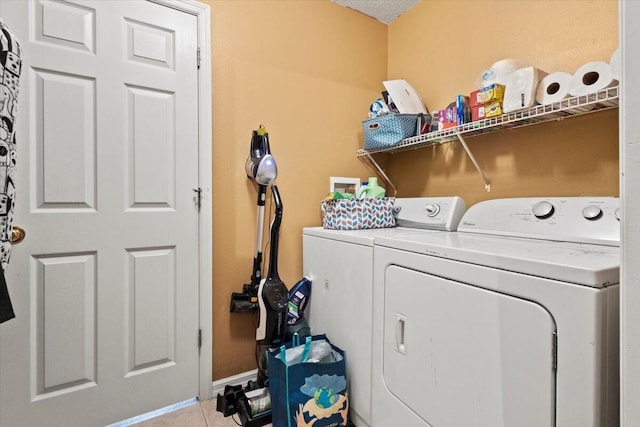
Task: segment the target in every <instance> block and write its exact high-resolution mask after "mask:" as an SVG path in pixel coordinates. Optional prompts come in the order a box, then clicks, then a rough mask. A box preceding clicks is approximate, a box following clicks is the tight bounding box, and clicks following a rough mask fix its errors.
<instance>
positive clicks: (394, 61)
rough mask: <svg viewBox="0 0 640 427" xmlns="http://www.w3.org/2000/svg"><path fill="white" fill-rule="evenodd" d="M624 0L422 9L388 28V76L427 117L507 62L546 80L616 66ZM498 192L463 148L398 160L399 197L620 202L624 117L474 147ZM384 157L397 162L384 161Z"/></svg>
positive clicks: (597, 118)
mask: <svg viewBox="0 0 640 427" xmlns="http://www.w3.org/2000/svg"><path fill="white" fill-rule="evenodd" d="M617 7H618V6H617V1H613V0H605V1H595V0H593V1H581V0H579V1H564V0H563V1H457V0H430V1H422V2H420V3H418V4H417V5H416V6H415V7H414V8H412V9H411V10H410V11H409V13H406V14H404V15H402V16H400V17H399V18H398V19H397V20H396V21H394V22H393V23H392V24H391V25H390V26H389V78H390V79H394V78H404V79H406V80H408V81H409V82H410V83H411V84H412V85H413V86H414V87H415V88H416V89H417V90H418V91H419V93H420V94H421V95H422V97H423V99H424V101H425V103H426V104H427V107H428V108H429V110H439V109H442V108H444V107H446V106H447V105H448V104H449V103H450V102H452V101H453V100H455V96H456V95H458V94H465V95H468V94H469V92H471V91H472V90H473V89H474V86H473V84H474V80H475V79H476V77H477V76H478V75H479V74H480V73H481V72H482V71H483V70H485V69H487V68H488V67H489V66H491V64H492V63H493V62H495V61H497V60H499V59H503V58H517V59H520V60H522V61H524V62H525V63H529V64H531V65H534V66H536V67H538V68H539V69H541V70H545V71H547V72H555V71H566V72H569V73H573V72H575V71H576V70H577V69H578V68H579V67H580V66H581V65H582V64H584V63H585V62H588V61H605V62H609V59H610V57H611V54H612V53H613V51H614V50H615V49H616V48H617V46H618V8H617ZM467 143H468V145H469V148H470V149H471V150H472V152H473V154H474V155H475V157H476V159H477V160H478V163H479V164H480V165H481V166H482V168H483V169H484V171H485V173H486V175H487V176H488V177H489V179H490V181H491V183H492V186H491V193H486V192H485V191H484V184H483V181H482V179H481V177H480V175H479V174H478V173H477V172H476V170H475V168H474V167H473V164H472V163H471V162H470V161H469V159H468V158H467V157H466V155H465V153H464V151H463V149H462V147H461V145H460V144H459V143H451V144H445V145H442V146H439V147H430V148H425V149H421V150H417V151H411V152H407V153H401V154H396V155H393V156H391V160H390V163H389V170H388V172H389V175H390V177H391V178H392V181H393V182H394V183H395V185H396V186H397V187H398V195H399V196H402V197H407V196H443V195H453V194H455V195H461V196H462V197H463V198H464V199H465V201H466V202H467V205H471V204H474V203H476V202H478V201H480V200H485V199H489V198H498V197H523V196H540V195H547V196H552V195H565V196H576V195H581V194H599V195H618V112H617V109H616V110H612V111H607V112H600V113H596V114H590V115H586V116H583V117H580V118H571V119H569V120H564V121H562V122H552V123H548V124H541V125H536V126H533V127H527V128H520V129H514V130H509V131H506V132H501V133H493V134H489V135H482V136H479V137H474V138H469V139H467ZM378 157H389V156H388V155H379V156H378Z"/></svg>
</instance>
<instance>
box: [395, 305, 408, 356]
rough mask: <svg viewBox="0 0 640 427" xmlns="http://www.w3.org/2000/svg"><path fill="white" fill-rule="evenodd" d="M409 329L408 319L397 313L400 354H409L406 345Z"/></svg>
mask: <svg viewBox="0 0 640 427" xmlns="http://www.w3.org/2000/svg"><path fill="white" fill-rule="evenodd" d="M406 329H407V317H406V316H403V315H402V314H399V313H396V351H397V352H398V353H400V354H404V355H406V354H407V346H406V344H405V337H406Z"/></svg>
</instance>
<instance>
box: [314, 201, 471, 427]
mask: <svg viewBox="0 0 640 427" xmlns="http://www.w3.org/2000/svg"><path fill="white" fill-rule="evenodd" d="M396 208H398V212H397V213H396V222H397V223H398V225H399V227H395V228H383V229H374V230H355V231H338V230H327V229H323V228H321V227H308V228H305V229H304V230H303V239H302V241H303V272H304V275H305V276H307V277H309V278H310V279H311V281H312V283H313V285H312V291H311V299H310V306H309V309H308V312H307V313H305V316H306V317H307V319H308V320H309V324H310V326H311V332H312V333H313V334H320V333H323V334H327V337H328V338H329V339H330V340H331V342H333V343H334V344H336V345H337V346H339V347H341V348H342V349H344V350H346V352H347V371H348V372H347V373H348V377H349V398H350V407H351V420H352V421H353V422H354V424H355V425H356V426H357V427H367V426H371V425H372V423H371V339H372V321H373V320H372V319H373V315H372V304H373V244H374V240H375V239H376V238H377V237H380V236H399V235H401V234H405V233H409V232H410V233H415V232H419V233H429V232H433V230H442V231H447V230H448V231H451V230H455V229H456V228H457V225H458V223H459V221H460V218H461V217H462V214H463V213H464V210H465V204H464V201H463V200H462V199H461V198H459V197H441V198H398V199H396ZM407 227H413V228H407ZM416 228H421V229H423V230H420V231H416Z"/></svg>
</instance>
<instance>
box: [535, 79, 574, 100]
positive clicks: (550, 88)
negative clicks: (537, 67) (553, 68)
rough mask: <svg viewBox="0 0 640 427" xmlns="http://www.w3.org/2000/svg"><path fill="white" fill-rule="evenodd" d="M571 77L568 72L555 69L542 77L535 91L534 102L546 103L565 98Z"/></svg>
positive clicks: (567, 94)
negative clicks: (555, 70)
mask: <svg viewBox="0 0 640 427" xmlns="http://www.w3.org/2000/svg"><path fill="white" fill-rule="evenodd" d="M572 77H573V76H572V75H571V74H569V73H565V72H564V71H557V72H555V73H551V74H549V75H548V76H546V77H545V78H543V79H542V80H541V81H540V84H539V85H538V90H537V91H536V102H537V103H538V104H542V105H548V104H553V103H554V102H559V101H561V100H563V99H565V98H567V97H568V96H569V84H570V83H571V78H572Z"/></svg>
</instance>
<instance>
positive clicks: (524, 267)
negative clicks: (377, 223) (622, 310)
mask: <svg viewBox="0 0 640 427" xmlns="http://www.w3.org/2000/svg"><path fill="white" fill-rule="evenodd" d="M375 244H376V246H385V247H389V248H394V249H399V250H403V251H409V252H416V253H419V254H425V255H429V256H434V257H440V258H447V259H452V260H456V261H460V262H465V263H470V264H477V265H481V266H487V267H492V268H497V269H500V270H507V271H513V272H517V273H523V274H529V275H532V276H537V277H545V278H548V279H552V280H560V281H564V282H569V283H576V284H580V285H585V286H591V287H595V288H601V287H605V286H608V285H613V284H617V283H619V281H620V249H619V248H618V247H613V246H601V245H592V244H582V243H567V242H551V241H545V240H532V239H524V238H516V237H503V236H489V235H480V234H478V235H476V234H470V233H460V232H457V233H422V234H420V233H405V234H404V235H402V236H397V237H385V236H380V237H377V238H376V239H375Z"/></svg>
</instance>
